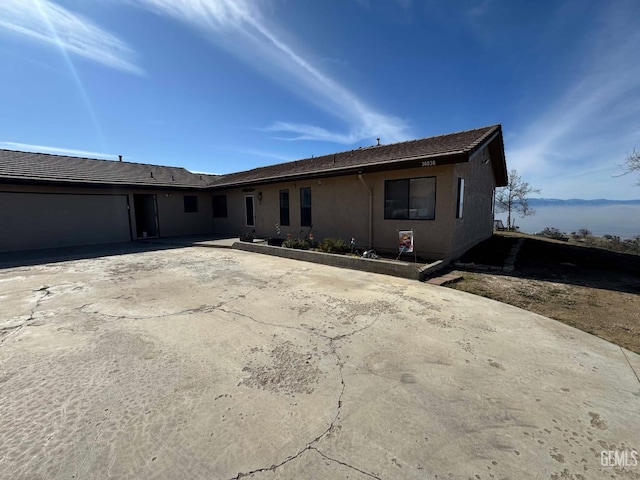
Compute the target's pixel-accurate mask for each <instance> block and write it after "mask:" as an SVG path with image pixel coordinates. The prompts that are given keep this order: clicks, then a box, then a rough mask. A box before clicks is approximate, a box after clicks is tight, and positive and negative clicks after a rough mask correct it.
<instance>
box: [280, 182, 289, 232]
mask: <svg viewBox="0 0 640 480" xmlns="http://www.w3.org/2000/svg"><path fill="white" fill-rule="evenodd" d="M280 225H282V226H289V190H280Z"/></svg>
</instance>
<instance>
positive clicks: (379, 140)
mask: <svg viewBox="0 0 640 480" xmlns="http://www.w3.org/2000/svg"><path fill="white" fill-rule="evenodd" d="M376 140H378V145H377V146H378V147H379V146H380V139H379V138H377V139H376Z"/></svg>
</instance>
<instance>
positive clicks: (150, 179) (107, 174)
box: [0, 150, 216, 188]
mask: <svg viewBox="0 0 640 480" xmlns="http://www.w3.org/2000/svg"><path fill="white" fill-rule="evenodd" d="M215 177H216V176H215V175H206V174H197V173H192V172H190V171H188V170H186V169H184V168H180V167H165V166H161V165H148V164H144V163H132V162H119V161H113V160H96V159H92V158H81V157H68V156H64V155H50V154H47V153H32V152H19V151H14V150H0V179H3V180H10V181H29V182H44V183H74V184H92V185H122V186H145V187H148V186H157V187H179V188H198V187H199V188H204V187H207V186H208V185H209V184H210V183H211V181H212V178H215Z"/></svg>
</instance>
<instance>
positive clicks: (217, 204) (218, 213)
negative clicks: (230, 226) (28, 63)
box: [212, 195, 227, 218]
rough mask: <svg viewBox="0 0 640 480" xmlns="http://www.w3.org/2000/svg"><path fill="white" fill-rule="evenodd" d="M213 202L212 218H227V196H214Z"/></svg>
mask: <svg viewBox="0 0 640 480" xmlns="http://www.w3.org/2000/svg"><path fill="white" fill-rule="evenodd" d="M212 201H213V216H214V217H215V218H227V196H226V195H214V196H213V197H212Z"/></svg>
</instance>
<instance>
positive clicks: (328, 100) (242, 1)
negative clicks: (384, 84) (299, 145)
mask: <svg viewBox="0 0 640 480" xmlns="http://www.w3.org/2000/svg"><path fill="white" fill-rule="evenodd" d="M128 2H129V3H133V4H138V5H141V6H143V7H145V8H148V9H149V10H151V11H153V12H155V13H157V14H160V15H164V16H169V17H172V18H175V19H177V20H179V21H182V22H184V23H187V24H189V25H191V26H194V27H198V28H200V29H202V30H204V31H205V32H208V33H210V34H214V37H213V38H215V39H217V40H218V41H219V42H220V43H221V44H223V45H224V46H225V47H226V48H228V49H229V50H231V51H232V52H233V53H234V54H236V55H238V56H239V57H241V58H243V59H245V60H248V61H249V62H250V63H251V64H252V65H255V66H256V67H257V68H259V69H260V70H263V71H266V73H267V74H270V75H271V76H272V77H273V78H274V79H277V80H278V81H281V82H282V81H283V79H286V82H287V83H286V84H285V85H286V86H287V87H288V88H290V89H291V90H292V91H294V92H296V93H298V94H303V95H304V97H305V98H307V99H311V101H312V102H313V103H314V104H316V105H318V106H319V107H321V108H323V109H324V110H326V111H327V112H329V113H331V114H333V115H335V116H337V117H338V118H339V119H340V120H342V121H344V122H345V123H346V124H347V125H348V132H347V133H344V132H336V131H329V130H326V129H324V128H321V127H313V126H310V125H300V124H296V123H290V122H286V121H280V122H275V123H274V124H272V125H271V126H269V127H268V130H269V131H274V132H280V133H282V134H285V135H287V138H288V139H289V140H322V141H331V142H337V143H354V142H356V141H359V140H362V139H365V138H374V137H376V136H379V137H382V138H384V140H385V141H386V142H394V141H399V140H404V139H406V138H407V137H409V136H410V135H409V134H408V132H407V131H408V125H407V124H406V123H405V122H404V121H402V120H401V119H399V118H397V117H394V116H389V115H385V114H383V113H380V112H377V111H376V110H375V109H374V108H372V107H370V106H369V105H367V104H366V103H365V102H364V101H363V100H362V99H360V98H358V97H357V96H356V95H355V94H353V93H352V92H351V91H349V90H348V89H347V88H345V87H344V86H342V85H340V84H339V83H338V82H337V81H335V80H334V79H332V78H330V77H329V76H327V75H326V74H325V73H323V72H322V71H320V70H319V69H318V68H317V67H316V66H314V65H313V64H312V62H311V61H310V60H308V59H307V58H305V57H304V56H303V55H302V54H300V53H298V52H297V51H296V50H295V49H294V47H293V46H292V45H291V44H290V42H289V43H287V42H286V41H285V40H283V39H282V38H283V37H287V38H290V36H289V35H284V36H282V35H278V34H277V33H276V30H275V29H274V28H272V27H271V26H270V25H269V22H268V21H267V20H266V19H265V18H264V17H263V15H262V13H261V12H260V11H259V10H258V7H257V6H256V5H257V4H256V3H250V2H248V1H247V0H128Z"/></svg>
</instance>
